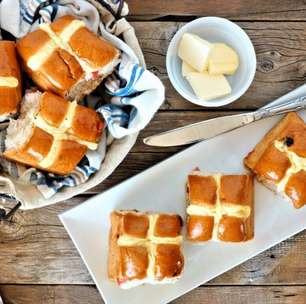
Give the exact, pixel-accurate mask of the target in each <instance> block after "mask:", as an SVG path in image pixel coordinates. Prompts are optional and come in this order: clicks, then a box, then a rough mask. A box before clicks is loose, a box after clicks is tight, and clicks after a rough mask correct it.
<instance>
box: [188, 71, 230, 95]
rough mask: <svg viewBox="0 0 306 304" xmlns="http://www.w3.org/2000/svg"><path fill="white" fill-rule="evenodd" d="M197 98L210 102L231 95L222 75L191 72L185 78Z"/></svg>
mask: <svg viewBox="0 0 306 304" xmlns="http://www.w3.org/2000/svg"><path fill="white" fill-rule="evenodd" d="M186 78H187V80H188V82H189V83H190V85H191V87H192V88H193V90H194V92H195V94H196V95H197V97H199V98H201V99H205V100H210V99H214V98H218V97H222V96H225V95H228V94H230V93H231V91H232V89H231V87H230V85H229V83H228V81H227V80H226V78H225V77H224V76H223V75H210V74H208V72H202V73H197V72H192V73H188V75H187V76H186Z"/></svg>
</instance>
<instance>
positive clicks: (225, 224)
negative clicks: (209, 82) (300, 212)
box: [108, 113, 306, 288]
mask: <svg viewBox="0 0 306 304" xmlns="http://www.w3.org/2000/svg"><path fill="white" fill-rule="evenodd" d="M244 163H245V166H246V167H247V168H249V169H250V170H251V171H252V173H250V174H241V175H224V174H210V175H208V174H202V173H201V172H200V171H199V170H198V169H195V170H194V171H192V172H191V173H190V174H189V175H188V177H187V187H186V240H187V241H189V242H191V243H192V244H194V243H197V244H203V245H204V244H206V243H207V242H208V241H221V242H231V243H238V244H239V243H242V242H246V241H250V240H252V239H253V238H254V176H256V177H257V178H258V180H259V181H260V182H262V183H264V184H265V185H266V186H267V187H269V188H270V189H272V190H274V191H276V192H278V193H281V194H282V195H283V196H284V197H285V198H286V199H287V200H289V201H290V202H291V203H292V204H293V206H294V207H295V208H301V207H303V206H305V205H306V124H305V122H304V121H303V119H301V118H300V117H299V116H298V114H296V113H289V114H287V115H286V116H285V117H284V118H283V119H282V120H281V121H280V122H279V123H278V124H277V125H276V126H275V127H274V128H272V129H271V130H270V131H269V132H268V133H267V134H266V135H265V137H264V138H263V139H262V140H261V141H260V142H259V143H258V144H257V145H256V147H255V148H254V150H253V151H251V152H250V153H249V154H248V155H247V156H246V157H245V159H244ZM182 225H183V221H182V220H180V216H179V215H173V214H166V213H162V214H148V213H140V212H136V211H114V212H112V213H111V229H110V235H109V259H108V274H109V279H110V280H112V281H115V282H116V283H117V284H118V285H119V286H120V287H121V288H131V287H134V286H137V285H140V284H143V283H149V284H162V283H174V282H176V281H177V280H178V279H179V278H180V277H181V275H182V272H183V266H184V258H183V253H182V251H181V250H180V246H181V244H182V241H183V240H182V236H181V232H180V231H181V226H182Z"/></svg>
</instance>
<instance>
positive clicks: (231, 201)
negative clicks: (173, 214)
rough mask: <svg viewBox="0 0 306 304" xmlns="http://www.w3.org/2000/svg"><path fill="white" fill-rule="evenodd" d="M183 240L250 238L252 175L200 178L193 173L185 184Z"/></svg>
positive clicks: (207, 176)
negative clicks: (185, 214) (185, 213)
mask: <svg viewBox="0 0 306 304" xmlns="http://www.w3.org/2000/svg"><path fill="white" fill-rule="evenodd" d="M186 212H187V238H188V239H189V240H190V241H192V242H205V241H209V240H215V241H224V242H244V241H248V240H251V239H252V238H253V236H254V198H253V176H252V175H248V174H245V175H221V174H214V175H204V174H201V172H200V171H198V170H195V171H193V172H192V173H191V174H190V175H189V176H188V182H187V210H186Z"/></svg>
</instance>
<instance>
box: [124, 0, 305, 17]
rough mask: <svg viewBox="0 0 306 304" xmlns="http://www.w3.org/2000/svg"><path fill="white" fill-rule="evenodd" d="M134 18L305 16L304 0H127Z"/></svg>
mask: <svg viewBox="0 0 306 304" xmlns="http://www.w3.org/2000/svg"><path fill="white" fill-rule="evenodd" d="M127 2H128V4H129V8H130V16H129V18H130V19H146V20H150V19H151V20H152V19H156V18H161V17H165V16H180V17H181V16H185V17H192V16H221V17H226V18H230V19H232V20H272V21H274V20H286V21H289V20H305V11H306V4H305V1H302V0H295V1H292V0H274V1H265V0H256V1H252V0H232V1H223V0H205V1H198V0H185V1H164V0H155V1H151V0H142V1H139V0H127Z"/></svg>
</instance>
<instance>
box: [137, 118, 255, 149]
mask: <svg viewBox="0 0 306 304" xmlns="http://www.w3.org/2000/svg"><path fill="white" fill-rule="evenodd" d="M254 119H255V118H254V115H253V113H246V114H238V115H229V116H224V117H218V118H213V119H208V120H205V121H201V122H198V123H194V124H191V125H188V126H185V127H181V128H177V129H173V130H170V131H166V132H163V133H160V134H157V135H153V136H150V137H147V138H145V139H144V140H143V141H144V143H145V144H146V145H149V146H159V147H171V146H181V145H188V144H192V143H195V142H198V141H200V140H203V139H208V138H212V137H215V136H216V135H219V134H222V133H224V132H227V131H228V130H233V129H236V128H240V127H242V126H244V125H246V124H248V123H250V122H252V121H254Z"/></svg>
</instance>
